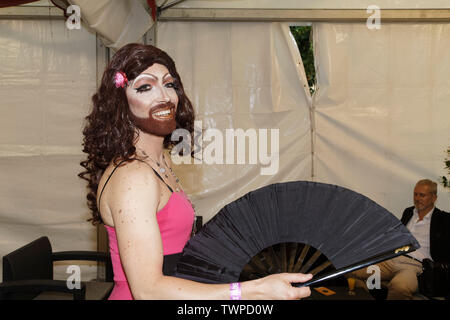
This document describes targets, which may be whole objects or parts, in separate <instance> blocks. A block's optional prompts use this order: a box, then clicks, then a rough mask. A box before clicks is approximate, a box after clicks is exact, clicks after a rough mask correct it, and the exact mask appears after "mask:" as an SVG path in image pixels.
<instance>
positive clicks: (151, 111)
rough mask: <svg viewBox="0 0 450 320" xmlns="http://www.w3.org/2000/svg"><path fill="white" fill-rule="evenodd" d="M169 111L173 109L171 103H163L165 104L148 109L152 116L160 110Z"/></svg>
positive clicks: (173, 106) (173, 105)
mask: <svg viewBox="0 0 450 320" xmlns="http://www.w3.org/2000/svg"><path fill="white" fill-rule="evenodd" d="M169 108H170V109H171V108H175V104H174V103H172V102H165V103H160V104H158V105H156V106H154V107H152V108H151V109H150V111H149V112H150V114H152V113H153V112H158V111H160V110H164V109H169Z"/></svg>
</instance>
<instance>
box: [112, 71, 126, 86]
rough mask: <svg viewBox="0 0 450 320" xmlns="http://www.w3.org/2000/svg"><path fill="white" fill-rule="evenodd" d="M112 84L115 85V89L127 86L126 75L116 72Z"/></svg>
mask: <svg viewBox="0 0 450 320" xmlns="http://www.w3.org/2000/svg"><path fill="white" fill-rule="evenodd" d="M114 83H115V84H116V88H119V87H121V88H123V87H125V86H126V85H128V79H127V75H126V74H125V73H123V72H122V71H118V72H116V75H115V76H114Z"/></svg>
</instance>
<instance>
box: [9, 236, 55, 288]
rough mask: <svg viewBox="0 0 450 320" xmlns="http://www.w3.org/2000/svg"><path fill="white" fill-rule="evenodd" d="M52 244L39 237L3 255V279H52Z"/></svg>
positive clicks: (45, 238)
mask: <svg viewBox="0 0 450 320" xmlns="http://www.w3.org/2000/svg"><path fill="white" fill-rule="evenodd" d="M51 257H52V246H51V244H50V241H49V240H48V238H47V237H41V238H39V239H37V240H34V241H33V242H30V243H29V244H27V245H25V246H23V247H21V248H19V249H17V250H15V251H13V252H11V253H9V254H7V255H6V256H4V257H3V281H4V282H7V281H13V280H29V279H53V263H52V258H51Z"/></svg>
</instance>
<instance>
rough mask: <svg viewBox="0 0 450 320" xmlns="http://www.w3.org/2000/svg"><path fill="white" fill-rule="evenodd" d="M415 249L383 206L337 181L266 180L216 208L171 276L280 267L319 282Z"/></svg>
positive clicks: (199, 277) (220, 276)
mask: <svg viewBox="0 0 450 320" xmlns="http://www.w3.org/2000/svg"><path fill="white" fill-rule="evenodd" d="M417 248H419V244H418V242H417V240H416V239H415V238H414V237H413V236H412V235H411V234H410V233H409V231H408V229H406V227H405V226H404V225H403V224H402V223H401V222H400V221H399V220H398V219H397V218H396V217H395V216H393V215H392V214H391V213H390V212H389V211H387V210H386V209H384V208H383V207H381V206H379V205H378V204H376V203H375V202H373V201H372V200H370V199H368V198H367V197H365V196H363V195H361V194H358V193H356V192H354V191H351V190H349V189H345V188H342V187H338V186H334V185H329V184H324V183H316V182H307V181H296V182H287V183H278V184H272V185H269V186H266V187H263V188H260V189H258V190H255V191H252V192H249V193H247V194H246V195H244V196H243V197H241V198H239V199H237V200H236V201H233V202H231V203H230V204H228V205H226V206H225V207H224V208H223V209H221V210H220V211H219V212H218V213H217V214H216V215H215V216H214V217H213V218H212V219H211V220H210V221H208V223H206V224H205V226H204V227H203V228H202V229H201V230H200V231H199V232H198V233H197V234H196V235H195V236H194V237H193V238H192V239H191V240H189V242H188V243H187V244H186V246H185V248H184V250H183V255H182V257H181V259H180V261H179V262H178V264H177V269H176V272H175V276H177V277H180V278H185V279H190V280H194V281H199V282H204V283H231V282H236V281H245V280H250V279H255V278H260V277H263V276H266V275H269V274H273V273H279V272H301V273H312V274H313V275H317V274H319V273H320V272H322V271H324V270H325V269H327V268H334V270H333V271H332V272H331V273H328V274H326V275H324V276H320V277H316V276H315V277H314V278H313V279H312V280H310V281H309V282H306V283H304V284H297V285H296V286H309V285H312V284H317V283H320V282H322V281H324V280H328V279H331V278H333V277H336V276H339V275H342V274H344V273H347V272H350V271H353V270H357V269H360V268H362V267H365V266H368V265H371V264H375V263H378V262H380V261H383V260H387V259H390V258H393V257H395V256H398V255H402V254H405V253H408V252H411V251H414V250H416V249H417Z"/></svg>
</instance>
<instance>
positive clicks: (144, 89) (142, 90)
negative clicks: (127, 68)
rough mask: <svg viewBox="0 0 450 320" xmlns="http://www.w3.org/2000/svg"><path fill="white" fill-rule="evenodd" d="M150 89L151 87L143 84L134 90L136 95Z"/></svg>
mask: <svg viewBox="0 0 450 320" xmlns="http://www.w3.org/2000/svg"><path fill="white" fill-rule="evenodd" d="M150 89H151V86H150V85H148V84H144V85H143V86H140V87H139V88H137V89H135V90H136V92H137V93H142V92H145V91H148V90H150Z"/></svg>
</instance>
